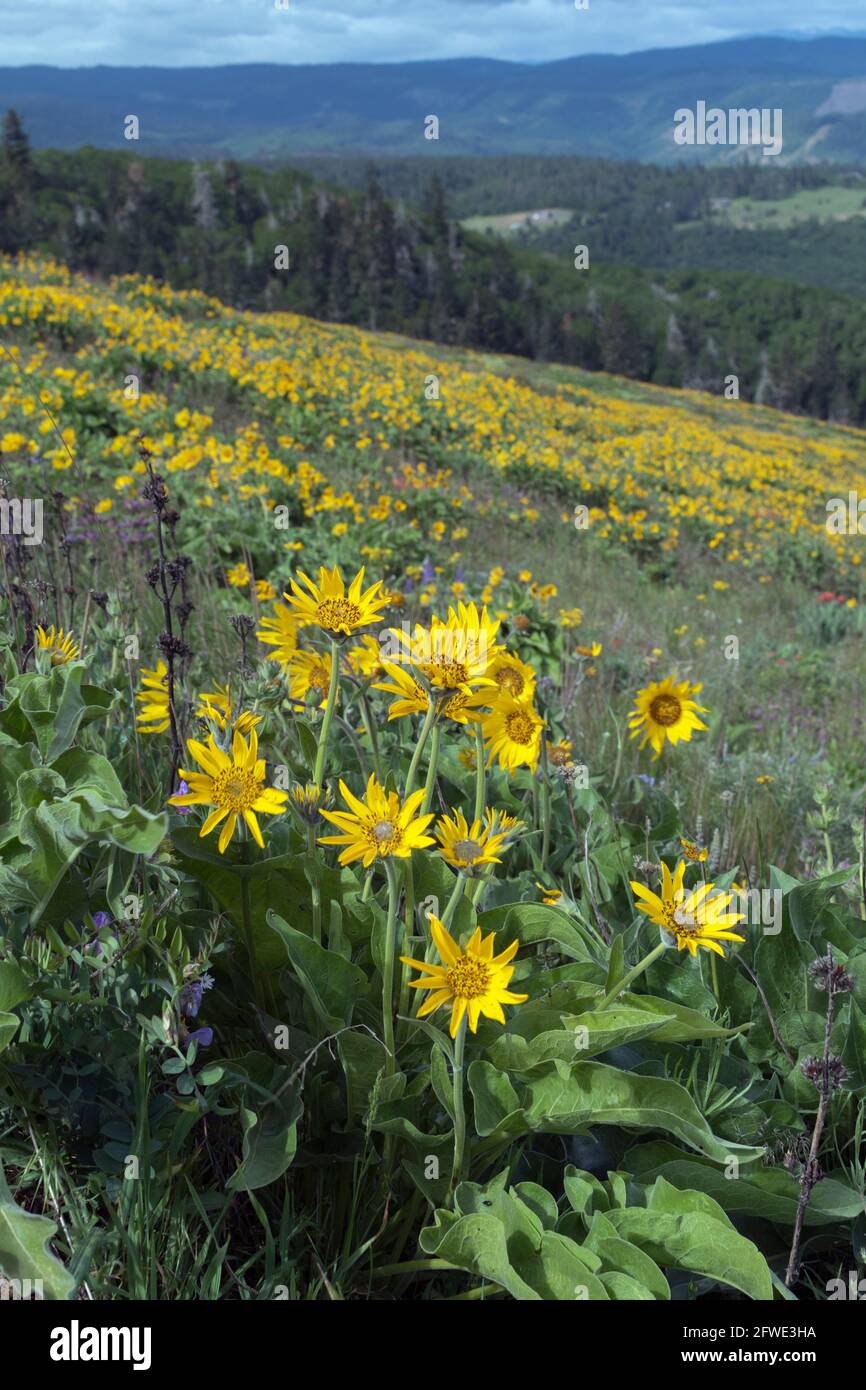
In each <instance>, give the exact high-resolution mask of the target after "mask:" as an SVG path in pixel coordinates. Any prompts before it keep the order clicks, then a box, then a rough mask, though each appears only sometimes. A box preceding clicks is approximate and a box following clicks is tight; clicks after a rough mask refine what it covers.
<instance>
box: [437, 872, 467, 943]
mask: <svg viewBox="0 0 866 1390" xmlns="http://www.w3.org/2000/svg"><path fill="white" fill-rule="evenodd" d="M465 883H466V875H465V874H464V873H463V872H462V870H461V872H460V873H459V874H458V875H457V882H456V883H455V885H454V888H453V890H452V893H451V897H450V898H449V899H448V903H447V905H446V908H445V911H444V912H443V914H442V918H441V921H442V925H443V927H444V928H445V930H446V931H448V929H449V927H450V926H451V918H452V917H453V916H454V911H455V909H456V907H457V904H458V903H459V901H460V899H461V898H462V896H463V886H464V884H465Z"/></svg>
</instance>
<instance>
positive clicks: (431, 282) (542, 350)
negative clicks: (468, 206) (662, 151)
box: [0, 127, 866, 424]
mask: <svg viewBox="0 0 866 1390" xmlns="http://www.w3.org/2000/svg"><path fill="white" fill-rule="evenodd" d="M593 177H594V178H595V188H596V208H597V220H596V222H595V224H593V225H590V224H587V225H584V224H583V223H581V225H580V226H578V227H577V228H575V226H574V223H572V224H570V225H569V227H568V228H567V229H562V228H560V230H559V231H558V232H556V233H549V234H548V235H550V236H554V235H555V236H556V237H557V238H558V241H559V244H558V246H557V247H556V248H555V249H554V248H551V249H550V250H544V249H543V246H544V243H542V244H541V246H539V245H537V244H535V243H533V244H532V245H531V246H524V245H519V246H512V245H510V244H508V245H503V243H502V241H501V239H497V238H493V237H489V236H483V235H481V234H480V233H477V232H476V233H473V232H470V231H467V230H465V229H464V228H461V227H460V226H459V225H458V223H457V221H456V219H455V218H454V217H453V216H452V215H451V212H450V210H449V208H448V204H447V202H446V199H445V194H444V191H443V187H442V185H441V183H440V182H438V181H437V180H435V179H434V180H432V181H431V182H430V183H429V184H428V185H427V186H426V187H425V188H424V189H423V192H421V193H420V194H419V200H418V205H417V206H416V207H410V206H408V205H407V204H405V203H402V202H401V201H400V200H395V201H391V200H389V199H388V198H386V196H385V194H384V191H383V188H382V186H381V185H380V184H379V182H378V180H377V178H376V176H375V173H374V172H373V171H372V170H370V171H367V173H366V176H365V182H364V185H363V189H362V190H357V191H356V190H350V191H348V192H347V191H346V190H342V189H337V188H332V187H324V186H322V185H321V184H320V183H318V182H316V181H314V180H313V179H312V178H311V176H310V175H308V174H306V173H303V172H299V171H298V170H296V169H293V168H281V169H276V170H266V169H263V168H260V167H258V166H251V165H238V164H235V163H233V162H228V163H212V164H205V163H200V162H187V161H180V160H158V159H149V160H141V159H137V158H135V157H134V156H132V155H129V154H104V153H101V152H98V151H96V150H82V151H79V152H77V153H76V154H74V155H67V154H62V153H58V152H45V151H40V152H37V153H36V155H35V156H31V154H30V152H29V149H28V147H27V143H26V137H24V136H23V135H22V134H21V132H20V131H18V132H17V135H16V137H15V138H14V139H13V138H11V136H10V134H9V130H8V127H7V135H6V143H5V148H4V154H3V157H2V159H0V214H2V215H0V250H6V251H7V252H14V251H17V250H28V251H36V252H40V253H43V254H47V255H53V256H56V257H58V258H59V259H61V260H63V261H64V262H66V263H68V264H70V265H72V266H73V267H74V268H76V269H79V270H83V271H85V272H87V273H89V274H95V275H100V276H106V275H109V274H117V273H133V274H150V275H154V276H156V277H157V278H159V279H161V280H164V281H168V282H169V283H171V284H173V285H174V286H175V287H176V288H178V289H190V288H195V289H199V290H203V291H205V292H206V293H217V292H218V293H219V294H220V295H221V296H222V297H223V299H224V300H227V301H229V302H230V303H234V304H236V305H238V306H240V307H243V308H256V309H289V310H292V311H295V312H299V313H306V314H311V315H315V316H317V317H319V318H323V319H328V320H332V321H337V322H349V323H355V324H359V325H362V326H364V327H369V328H379V329H388V330H396V331H402V332H407V333H411V334H414V335H415V336H416V337H423V338H432V339H435V340H437V341H441V342H445V343H450V344H454V345H463V346H471V347H476V348H483V349H486V350H491V351H496V352H506V353H511V354H518V353H520V354H524V355H526V356H527V357H532V358H536V359H542V360H552V361H561V362H564V363H572V364H575V365H577V366H580V367H584V368H588V369H590V370H604V371H608V372H613V373H620V374H624V375H628V376H632V377H635V378H637V379H641V380H646V381H652V382H655V383H657V384H663V385H672V386H689V387H695V388H701V389H705V390H709V391H715V392H719V393H721V392H722V391H723V390H724V389H725V384H726V378H728V377H730V376H736V378H737V383H738V390H739V392H740V395H741V396H742V397H743V398H744V399H748V400H757V401H758V402H759V403H762V404H766V405H774V406H779V407H783V408H785V409H789V410H799V411H803V412H805V413H809V414H814V415H817V416H822V417H825V418H830V419H834V420H838V421H841V422H844V423H850V424H858V423H861V424H862V423H864V422H866V374H864V371H863V362H864V360H866V304H864V302H863V300H861V299H860V298H854V297H846V296H843V295H840V294H828V293H826V292H825V291H820V290H817V289H812V288H810V287H808V286H801V285H792V284H790V283H788V282H785V281H781V280H774V279H766V278H763V277H761V276H758V275H755V274H746V273H744V272H743V270H742V268H741V266H742V262H740V261H737V262H736V265H737V268H736V269H732V270H724V271H689V270H686V271H683V270H675V271H672V270H667V271H663V270H653V269H647V268H643V267H641V266H630V265H619V264H613V265H610V264H605V263H604V256H605V248H606V244H607V243H608V241H609V237H608V233H610V235H611V236H613V238H614V239H615V238H616V236H617V229H619V230H620V232H621V231H622V228H623V227H625V228H626V232H625V244H626V245H627V246H628V245H631V244H632V240H633V239H632V238H630V236H629V231H628V229H629V228H631V229H632V230H633V231H634V232H635V237H636V239H637V242H638V251H637V258H638V259H641V258H642V257H643V256H645V255H647V254H649V255H650V256H651V257H652V256H653V255H654V253H655V248H657V246H658V240H657V238H656V236H655V233H654V231H653V228H654V226H655V224H654V223H653V221H652V220H651V218H650V217H649V216H648V210H647V209H648V207H649V208H651V207H652V206H654V205H655V203H656V202H657V199H658V196H659V183H658V171H654V173H653V174H651V176H650V180H649V184H647V181H646V180H645V179H641V180H640V181H639V183H638V185H637V186H636V189H635V197H634V200H633V202H632V204H631V208H630V213H629V214H628V215H626V216H625V218H623V216H622V215H621V214H620V213H619V212H618V211H617V207H616V196H615V188H616V174H615V171H614V170H613V169H612V166H610V165H607V166H605V167H604V169H603V170H598V169H596V170H595V171H594V174H593ZM694 182H695V181H692V180H689V181H687V188H686V190H685V192H684V203H683V206H684V208H685V207H686V205H687V204H688V202H689V201H690V199H691V198H693V197H694V194H695V189H694V186H693V185H694ZM698 182H700V181H699V180H698ZM663 186H664V185H663V184H662V185H661V187H662V188H663ZM745 186H746V187H748V184H746V185H745ZM648 190H649V191H651V201H650V203H649V204H648V205H647V204H646V201H645V195H646V194H647V192H648ZM518 206H519V205H518ZM642 209H643V210H642ZM855 225H856V224H855V222H854V220H853V219H852V220H851V221H850V222H848V223H846V224H844V226H845V227H846V228H853V227H854V226H855ZM599 227H601V228H603V229H606V230H605V231H604V232H603V234H602V235H601V236H599V235H598V229H599ZM692 234H693V233H691V232H690V233H688V235H692ZM704 234H705V235H707V236H708V237H709V239H710V240H711V241H713V242H714V239H715V237H716V236H717V234H718V233H717V229H716V227H715V226H714V225H713V224H708V225H707V227H706V228H705V229H704ZM731 235H732V236H748V235H751V234H749V233H742V232H734V231H732V232H731ZM760 235H762V236H763V235H764V234H760ZM784 235H788V234H784ZM578 244H579V245H585V246H586V247H587V248H588V249H589V256H590V259H589V265H588V266H585V264H584V267H581V268H578V267H577V266H576V264H575V246H576V245H578ZM281 248H282V249H281ZM614 259H616V257H614Z"/></svg>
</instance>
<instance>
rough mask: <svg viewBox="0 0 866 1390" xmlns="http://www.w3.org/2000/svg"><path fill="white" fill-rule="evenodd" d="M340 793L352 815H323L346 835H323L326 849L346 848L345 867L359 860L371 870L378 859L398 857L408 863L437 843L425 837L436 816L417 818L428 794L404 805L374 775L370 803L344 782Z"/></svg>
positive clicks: (342, 860) (421, 792)
mask: <svg viewBox="0 0 866 1390" xmlns="http://www.w3.org/2000/svg"><path fill="white" fill-rule="evenodd" d="M340 792H341V794H342V797H343V800H344V801H345V803H346V805H347V806H348V807H349V810H348V811H322V813H321V814H322V816H323V818H324V819H325V820H327V821H330V822H331V824H332V825H336V827H337V829H338V830H340V831H342V834H340V835H321V836H320V837H319V843H320V844H322V845H344V846H345V848H344V849H343V851H342V853H341V855H340V863H341V864H351V863H353V862H354V861H355V860H356V859H360V860H362V861H363V864H364V868H365V869H369V867H370V865H371V864H372V863H373V862H374V860H376V859H387V858H388V857H389V856H390V855H396V857H397V858H398V859H408V858H409V856H410V855H411V853H412V851H413V849H423V848H424V847H425V846H426V845H432V844H433V840H432V838H431V837H430V836H429V835H425V834H424V831H425V830H426V829H427V827H428V825H429V824H430V822H431V820H432V819H433V815H432V813H431V814H429V815H425V816H417V817H416V816H415V812H416V811H417V810H418V807H419V806H420V805H421V802H422V801H423V800H424V790H423V788H421V790H419V791H417V792H413V793H412V795H411V796H410V797H409V799H408V800H407V801H406V802H404V803H402V804H401V801H400V798H399V796H398V795H397V793H396V792H386V791H385V788H384V787H382V786H380V785H379V783H378V782H377V781H376V778H375V776H374V775H373V774H372V773H371V774H370V778H369V781H368V782H367V789H366V792H365V797H366V801H359V799H358V797H357V796H354V795H353V794H352V792H350V791H349V788H348V787H347V786H346V784H345V782H343V781H342V780H341V782H340Z"/></svg>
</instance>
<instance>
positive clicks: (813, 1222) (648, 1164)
mask: <svg viewBox="0 0 866 1390" xmlns="http://www.w3.org/2000/svg"><path fill="white" fill-rule="evenodd" d="M623 1161H624V1162H625V1163H626V1164H627V1165H628V1167H629V1168H630V1169H631V1171H632V1172H633V1173H634V1175H635V1176H636V1177H637V1178H639V1179H640V1181H641V1182H644V1183H650V1182H653V1181H654V1180H655V1179H656V1178H658V1177H663V1178H665V1180H666V1181H667V1182H669V1183H671V1184H672V1185H673V1186H674V1187H678V1188H681V1189H682V1188H692V1189H695V1190H697V1191H698V1192H705V1193H706V1194H707V1195H708V1196H710V1197H713V1198H715V1200H716V1201H717V1202H718V1203H719V1205H720V1206H722V1207H724V1209H725V1211H728V1212H742V1214H743V1215H748V1216H757V1217H760V1218H761V1219H762V1220H764V1221H772V1222H775V1223H777V1224H779V1225H785V1226H793V1224H794V1218H795V1216H796V1214H797V1206H798V1203H799V1197H800V1184H799V1182H798V1181H797V1179H796V1178H795V1177H794V1176H793V1174H791V1173H789V1172H788V1171H787V1169H785V1168H782V1167H774V1168H763V1167H752V1168H749V1169H747V1170H740V1171H739V1172H737V1173H736V1176H734V1173H735V1172H736V1170H732V1169H730V1168H729V1167H727V1168H726V1169H724V1170H723V1169H719V1168H717V1167H715V1166H714V1165H713V1164H712V1163H709V1162H707V1161H705V1160H704V1159H701V1158H698V1157H696V1156H695V1155H694V1154H687V1153H683V1151H682V1150H681V1149H677V1148H675V1147H674V1145H672V1144H667V1143H651V1144H639V1145H635V1147H634V1148H632V1149H629V1151H628V1153H627V1154H626V1156H625V1158H624V1160H623ZM728 1171H730V1172H731V1173H732V1176H731V1177H726V1172H728ZM864 1210H866V1204H864V1200H863V1196H862V1194H861V1193H859V1192H856V1191H855V1190H854V1188H852V1187H850V1186H849V1184H848V1183H846V1182H842V1181H840V1180H839V1179H838V1178H833V1177H825V1178H822V1180H821V1182H819V1183H816V1185H815V1187H814V1188H813V1189H812V1195H811V1197H810V1199H809V1205H808V1206H807V1208H806V1218H805V1219H806V1225H808V1226H821V1225H833V1224H835V1223H837V1222H839V1221H851V1220H853V1219H854V1218H855V1217H857V1216H859V1215H860V1214H861V1213H862V1212H863V1211H864Z"/></svg>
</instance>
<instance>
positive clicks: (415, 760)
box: [403, 695, 436, 801]
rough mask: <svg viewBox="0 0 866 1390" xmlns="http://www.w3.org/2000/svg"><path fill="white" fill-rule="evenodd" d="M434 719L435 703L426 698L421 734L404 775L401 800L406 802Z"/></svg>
mask: <svg viewBox="0 0 866 1390" xmlns="http://www.w3.org/2000/svg"><path fill="white" fill-rule="evenodd" d="M435 718H436V701H435V700H434V699H433V696H432V695H430V696H428V704H427V713H426V714H425V716H424V723H423V724H422V725H421V733H420V734H419V735H418V742H417V743H416V744H415V752H414V753H413V754H412V761H411V763H410V764H409V771H408V773H407V775H406V790H405V791H404V793H403V800H404V801H408V800H409V797H410V796H411V795H412V792H413V791H414V789H415V779H416V778H417V776H418V766H419V764H420V762H421V754H422V753H423V752H424V745H425V743H426V742H427V739H428V737H429V734H430V730H431V729H432V727H433V721H434V719H435Z"/></svg>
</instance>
